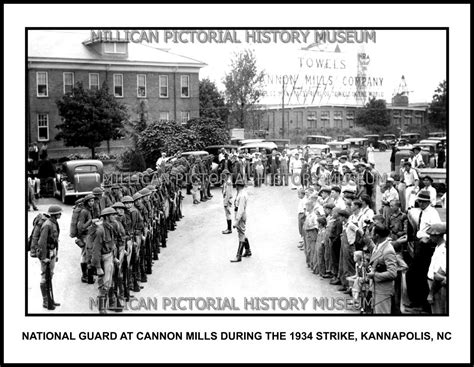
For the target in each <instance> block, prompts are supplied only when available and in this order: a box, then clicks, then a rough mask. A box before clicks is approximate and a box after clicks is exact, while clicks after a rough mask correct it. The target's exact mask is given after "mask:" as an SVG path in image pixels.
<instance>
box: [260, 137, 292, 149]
mask: <svg viewBox="0 0 474 367" xmlns="http://www.w3.org/2000/svg"><path fill="white" fill-rule="evenodd" d="M265 141H268V142H271V143H275V144H276V145H277V150H278V151H279V152H282V151H283V150H284V149H288V148H289V146H290V139H266V140H265Z"/></svg>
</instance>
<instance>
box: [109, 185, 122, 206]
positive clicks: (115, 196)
mask: <svg viewBox="0 0 474 367" xmlns="http://www.w3.org/2000/svg"><path fill="white" fill-rule="evenodd" d="M111 190H112V191H111V193H110V201H111V202H112V204H115V203H118V202H121V201H122V197H123V195H122V192H121V191H120V186H119V185H118V184H113V185H112V188H111Z"/></svg>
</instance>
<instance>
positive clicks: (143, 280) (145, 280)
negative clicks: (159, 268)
mask: <svg viewBox="0 0 474 367" xmlns="http://www.w3.org/2000/svg"><path fill="white" fill-rule="evenodd" d="M140 282H142V283H146V282H148V278H147V276H146V273H145V272H144V271H142V272H141V277H140Z"/></svg>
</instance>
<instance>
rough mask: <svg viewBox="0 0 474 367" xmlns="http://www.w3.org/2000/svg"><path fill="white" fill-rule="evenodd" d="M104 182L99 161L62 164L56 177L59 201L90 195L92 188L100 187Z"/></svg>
mask: <svg viewBox="0 0 474 367" xmlns="http://www.w3.org/2000/svg"><path fill="white" fill-rule="evenodd" d="M103 181H104V165H103V164H102V162H101V161H99V160H93V159H78V160H73V161H66V162H63V164H62V167H61V173H60V174H59V176H58V182H57V185H58V187H57V188H58V192H59V194H60V196H61V201H62V202H63V203H65V204H66V202H67V201H68V200H69V199H70V198H71V197H74V198H76V197H77V196H83V195H87V194H90V193H91V192H92V189H93V188H94V187H98V186H101V185H102V183H103Z"/></svg>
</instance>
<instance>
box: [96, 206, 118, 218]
mask: <svg viewBox="0 0 474 367" xmlns="http://www.w3.org/2000/svg"><path fill="white" fill-rule="evenodd" d="M111 214H117V212H116V211H115V209H114V208H110V207H108V208H105V209H104V210H102V211H101V212H100V216H101V217H105V216H107V215H111Z"/></svg>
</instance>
